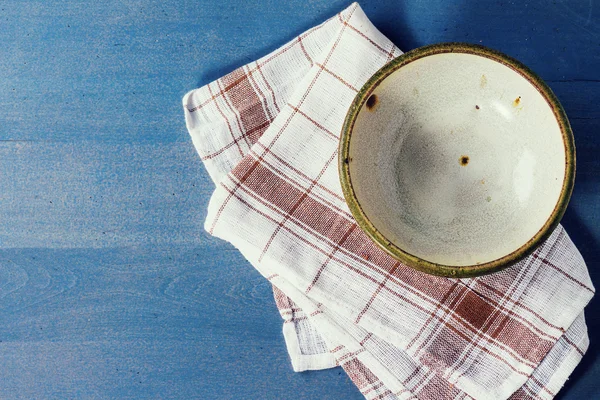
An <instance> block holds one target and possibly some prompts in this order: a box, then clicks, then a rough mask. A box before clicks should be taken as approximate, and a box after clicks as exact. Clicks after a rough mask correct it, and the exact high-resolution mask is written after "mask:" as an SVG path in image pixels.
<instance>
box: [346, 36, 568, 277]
mask: <svg viewBox="0 0 600 400" xmlns="http://www.w3.org/2000/svg"><path fill="white" fill-rule="evenodd" d="M441 53H466V54H473V55H478V56H482V57H486V58H489V59H491V60H494V61H497V62H500V63H501V64H504V65H506V66H508V67H510V68H511V69H513V70H514V71H516V72H518V73H519V74H520V75H521V76H523V77H524V78H525V79H527V80H528V81H529V82H530V83H531V84H532V85H533V86H534V87H536V88H537V90H538V91H539V92H540V94H541V95H542V96H543V97H544V98H545V99H546V101H547V102H548V105H549V106H550V107H551V108H552V110H553V112H554V115H555V117H556V119H557V121H558V123H559V125H560V130H561V132H562V136H563V142H564V145H565V154H566V157H565V165H566V168H565V177H564V181H563V186H562V189H561V193H560V196H559V199H558V202H557V204H556V206H555V208H554V210H553V211H552V214H551V215H550V217H549V218H548V220H547V221H546V223H545V224H544V225H543V226H542V228H541V229H540V230H539V231H538V232H537V233H536V234H535V235H534V236H533V237H532V238H531V239H530V240H529V241H528V242H527V243H525V244H524V245H523V246H521V247H520V248H518V249H517V250H515V251H513V252H512V253H510V254H508V255H506V256H504V257H501V258H499V259H496V260H493V261H489V262H486V263H482V264H475V265H468V266H451V265H443V264H437V263H433V262H430V261H427V260H424V259H421V258H419V257H417V256H415V255H413V254H410V253H407V252H406V251H404V250H402V249H401V248H399V247H398V246H396V245H395V244H393V243H391V242H390V241H389V240H388V239H386V238H385V236H383V235H382V234H381V233H380V232H379V231H378V230H377V229H376V228H375V226H374V225H373V224H372V223H371V221H369V219H368V218H367V216H366V215H365V213H364V211H363V210H362V207H361V205H360V203H359V202H358V199H357V198H356V194H355V193H354V189H353V187H352V180H351V177H350V161H349V154H350V139H351V136H352V130H353V128H354V123H355V121H356V117H357V116H358V113H359V112H360V110H361V109H362V107H363V105H364V103H365V102H366V100H367V99H368V98H369V96H370V95H371V93H372V92H373V91H374V90H375V89H376V88H377V86H378V85H379V84H380V83H381V82H382V81H383V80H384V79H385V78H386V77H387V76H389V75H390V74H391V73H392V72H394V71H396V70H398V69H399V68H401V67H402V66H404V65H406V64H408V63H410V62H412V61H415V60H418V59H420V58H423V57H426V56H430V55H434V54H441ZM338 168H339V173H340V183H341V186H342V191H343V193H344V197H345V199H346V202H347V204H348V207H349V208H350V211H351V212H352V215H353V216H354V218H355V219H356V222H357V223H358V225H359V226H360V228H361V229H362V230H363V231H364V232H365V233H366V234H367V235H368V236H369V237H370V238H371V240H373V241H374V242H375V243H376V244H377V245H378V246H379V247H381V248H382V249H383V250H385V251H386V252H387V253H388V254H390V255H391V256H392V257H394V258H395V259H397V260H398V261H400V262H402V263H404V264H406V265H407V266H410V267H412V268H414V269H417V270H419V271H422V272H425V273H428V274H432V275H439V276H446V277H453V278H467V277H474V276H480V275H485V274H490V273H492V272H496V271H500V270H502V269H504V268H507V267H509V266H511V265H514V264H515V263H517V262H519V261H520V260H522V259H523V258H525V257H526V256H528V255H530V254H532V253H533V251H534V250H535V249H536V248H537V247H538V245H540V244H541V243H542V242H543V241H544V240H546V239H547V238H548V237H549V236H550V234H551V233H552V232H553V231H554V229H555V228H556V227H557V226H558V224H559V222H560V220H561V218H562V216H563V214H564V213H565V210H566V208H567V205H568V203H569V200H570V198H571V194H572V192H573V185H574V182H575V143H574V139H573V132H572V130H571V125H570V123H569V120H568V119H567V114H566V113H565V110H564V109H563V107H562V105H561V104H560V102H559V101H558V99H557V97H556V96H555V95H554V93H553V92H552V90H551V89H550V87H548V85H547V84H546V83H545V82H544V81H543V80H542V78H540V77H539V76H538V75H537V74H535V73H534V72H533V71H531V70H530V69H529V68H528V67H527V66H525V65H523V64H522V63H521V62H519V61H517V60H515V59H514V58H512V57H509V56H507V55H505V54H503V53H500V52H498V51H496V50H492V49H489V48H487V47H484V46H480V45H474V44H468V43H439V44H434V45H430V46H424V47H420V48H417V49H414V50H412V51H409V52H407V53H404V54H402V55H401V56H399V57H396V58H395V59H393V60H392V61H390V62H389V63H388V64H386V65H385V66H383V67H382V68H381V69H379V71H377V72H376V73H375V74H374V75H373V76H372V77H371V78H370V79H369V80H368V81H367V83H365V84H364V85H363V87H362V88H361V89H360V90H359V92H358V94H357V95H356V97H355V98H354V101H353V102H352V105H351V106H350V108H349V110H348V113H347V114H346V119H345V121H344V125H343V127H342V132H341V137H340V147H339V157H338Z"/></svg>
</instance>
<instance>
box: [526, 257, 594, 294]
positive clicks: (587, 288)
mask: <svg viewBox="0 0 600 400" xmlns="http://www.w3.org/2000/svg"><path fill="white" fill-rule="evenodd" d="M533 257H535V258H538V259H539V260H540V261H541V262H542V263H544V264H546V265H547V266H549V267H551V268H552V269H554V270H556V271H558V272H560V273H561V274H562V275H564V276H565V277H566V278H567V279H569V280H571V281H573V282H575V283H576V284H578V285H579V286H581V287H582V288H584V289H585V290H587V291H588V292H590V293H592V294H593V293H594V291H593V290H592V289H591V288H589V287H587V286H586V285H585V284H584V283H583V282H580V281H578V280H577V279H575V278H574V277H572V276H571V275H569V274H568V273H566V272H565V271H563V270H562V269H560V268H558V267H557V266H556V265H554V264H553V263H551V262H550V261H548V260H547V259H545V258H542V257H540V256H537V255H535V254H534V255H533Z"/></svg>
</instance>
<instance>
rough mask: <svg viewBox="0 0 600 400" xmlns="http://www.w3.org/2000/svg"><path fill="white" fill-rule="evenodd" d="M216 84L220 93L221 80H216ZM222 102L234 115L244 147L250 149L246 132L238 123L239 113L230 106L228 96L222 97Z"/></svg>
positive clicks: (239, 122)
mask: <svg viewBox="0 0 600 400" xmlns="http://www.w3.org/2000/svg"><path fill="white" fill-rule="evenodd" d="M216 83H217V87H218V88H219V90H221V91H222V90H223V89H222V88H221V79H218V80H217V81H216ZM223 101H224V102H225V104H226V105H227V107H229V110H230V111H231V114H233V115H234V117H235V123H236V124H237V126H238V129H239V131H240V135H241V137H242V138H243V139H244V141H245V142H246V146H247V147H248V148H250V147H252V145H251V143H250V141H249V140H248V135H247V133H248V132H247V131H246V129H244V127H243V126H242V123H241V121H240V117H239V115H238V113H239V112H237V111H236V109H235V107H234V106H233V105H232V104H231V102H230V101H229V98H228V96H223Z"/></svg>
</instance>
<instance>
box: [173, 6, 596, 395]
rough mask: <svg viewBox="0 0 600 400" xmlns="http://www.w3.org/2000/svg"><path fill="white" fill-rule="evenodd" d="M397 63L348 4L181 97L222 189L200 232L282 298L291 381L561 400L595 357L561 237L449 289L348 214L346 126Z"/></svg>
mask: <svg viewBox="0 0 600 400" xmlns="http://www.w3.org/2000/svg"><path fill="white" fill-rule="evenodd" d="M400 54H402V52H401V51H400V50H399V49H398V48H396V47H395V46H394V44H393V43H391V42H390V41H389V40H388V39H387V38H386V37H385V36H383V35H382V34H381V33H380V32H379V31H378V30H377V29H376V28H375V27H374V26H373V25H372V24H371V22H370V21H369V20H368V18H367V17H366V16H365V14H364V12H363V11H362V9H361V8H360V6H359V5H358V4H357V3H354V4H352V5H350V6H349V7H348V8H346V9H345V10H343V11H342V12H340V13H339V14H337V15H336V16H334V17H332V18H330V19H329V20H327V21H325V22H324V23H322V24H320V25H318V26H316V27H314V28H312V29H309V30H308V31H306V32H304V33H302V34H301V35H300V36H298V37H297V38H296V39H294V40H292V41H291V42H289V43H287V44H285V45H284V46H282V47H281V48H279V49H277V50H275V51H274V52H272V53H271V54H268V55H267V56H265V57H263V58H260V59H259V60H257V61H255V62H251V63H249V64H247V65H245V66H243V67H241V68H239V69H236V70H235V71H233V72H231V73H229V74H227V75H226V76H224V77H222V78H220V79H218V80H216V81H214V82H212V83H209V84H208V85H205V86H203V87H201V88H199V89H196V90H193V91H191V92H189V93H188V94H186V95H185V97H184V99H183V105H184V113H185V118H186V125H187V127H188V130H189V133H190V135H191V137H192V141H193V144H194V146H195V147H196V150H197V152H198V154H199V155H200V158H201V160H202V162H203V163H204V165H205V167H206V169H207V171H208V173H209V174H210V176H211V178H212V180H213V181H214V182H215V185H216V189H215V191H214V193H213V195H212V197H211V200H210V203H209V207H208V215H207V218H206V221H205V229H206V230H207V231H208V232H209V233H210V234H211V235H214V236H216V237H219V238H222V239H224V240H226V241H228V242H230V243H231V244H233V245H234V246H235V247H237V248H238V249H239V251H240V252H241V253H242V254H243V255H244V256H245V257H246V258H247V259H248V260H249V262H250V263H251V264H252V265H253V266H254V267H255V268H256V269H257V270H258V271H259V272H260V273H261V274H262V275H263V276H264V277H265V278H266V279H268V280H269V281H270V282H271V283H272V284H273V289H274V294H275V300H276V304H277V306H278V308H279V310H280V313H281V315H282V317H283V319H284V329H283V331H284V337H285V340H286V344H287V348H288V351H289V353H290V357H291V359H292V365H293V367H294V369H295V370H297V371H302V370H307V369H322V368H328V367H332V366H335V365H341V366H342V367H343V368H344V370H345V371H346V372H347V373H348V375H349V376H350V378H351V379H352V381H353V382H354V383H355V384H356V385H357V387H358V388H359V389H360V391H361V393H362V394H363V395H364V396H365V397H366V398H367V399H409V398H419V399H441V398H449V399H450V398H452V399H455V398H456V399H464V398H467V399H468V398H475V399H505V398H515V399H521V398H542V399H546V398H552V397H554V395H556V393H557V392H558V390H559V389H560V388H561V387H562V385H563V384H564V382H565V381H566V379H567V378H568V376H569V374H570V373H571V372H572V370H573V368H575V366H576V365H577V364H578V362H579V361H580V359H581V357H582V356H583V354H584V353H585V351H586V349H587V346H588V336H587V329H586V325H585V319H584V314H583V308H584V307H585V305H586V304H587V303H588V302H589V300H590V299H591V297H592V296H593V293H594V287H593V285H592V283H591V281H590V278H589V275H588V272H587V268H586V266H585V263H584V261H583V259H582V257H581V255H580V254H579V252H578V251H577V249H576V248H575V246H574V245H573V243H572V242H571V240H570V238H569V237H568V235H567V233H566V232H565V231H564V229H563V228H562V227H560V226H559V227H558V228H557V229H556V230H555V231H554V232H553V233H552V235H551V236H550V237H549V239H547V240H546V242H545V243H543V244H542V245H541V246H540V247H539V248H538V249H536V251H535V252H534V253H533V254H532V255H531V256H529V257H527V258H526V259H524V260H523V261H521V262H519V263H518V264H517V265H515V266H513V267H511V268H508V269H506V270H503V271H501V272H499V273H495V274H492V275H487V276H483V277H478V278H470V279H450V278H442V277H436V276H431V275H427V274H424V273H421V272H418V271H415V270H413V269H411V268H408V267H406V266H404V265H402V264H401V263H399V262H397V261H396V260H394V259H393V258H391V257H390V256H388V255H387V254H386V253H385V252H383V251H382V250H380V249H379V248H378V247H377V246H376V245H375V244H373V243H372V241H371V240H369V239H368V238H367V236H366V235H365V234H364V233H363V232H362V231H361V230H360V229H359V228H358V227H357V225H356V223H355V221H354V219H353V218H352V215H351V213H350V212H349V210H348V207H347V206H346V204H345V201H344V198H343V195H342V192H341V187H340V184H339V176H338V170H337V151H338V144H339V136H340V130H341V127H342V123H343V121H344V118H345V116H346V112H347V110H348V107H349V106H350V104H351V102H352V100H353V99H354V97H355V95H356V93H357V91H358V90H359V89H360V87H361V86H362V85H363V84H364V83H365V82H366V81H367V79H368V78H369V77H370V76H371V75H372V74H373V73H374V72H376V71H377V70H378V69H379V68H380V67H382V66H383V65H385V64H386V63H387V62H389V61H391V60H392V59H393V58H395V57H397V56H399V55H400ZM224 273H226V271H224Z"/></svg>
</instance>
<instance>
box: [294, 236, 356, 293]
mask: <svg viewBox="0 0 600 400" xmlns="http://www.w3.org/2000/svg"><path fill="white" fill-rule="evenodd" d="M354 229H356V225H352V226H351V227H350V228H348V231H347V232H346V233H345V234H344V236H342V238H341V239H340V241H339V243H337V244H336V245H335V246H334V248H333V249H332V250H331V253H329V255H328V256H327V259H326V260H325V262H324V263H323V264H322V265H321V267H320V268H319V270H318V271H317V273H316V275H315V277H314V278H313V280H312V282H311V283H310V285H308V287H307V288H306V290H305V291H304V293H307V294H308V292H310V290H311V289H312V288H313V287H314V286H315V284H316V283H317V281H318V280H319V278H320V277H321V274H322V273H323V271H324V270H325V267H327V264H329V261H331V259H332V258H333V256H334V255H335V253H336V252H337V251H338V250H339V248H340V246H341V245H342V244H343V243H344V242H345V241H346V239H347V238H348V236H350V234H351V233H352V231H353V230H354Z"/></svg>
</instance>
